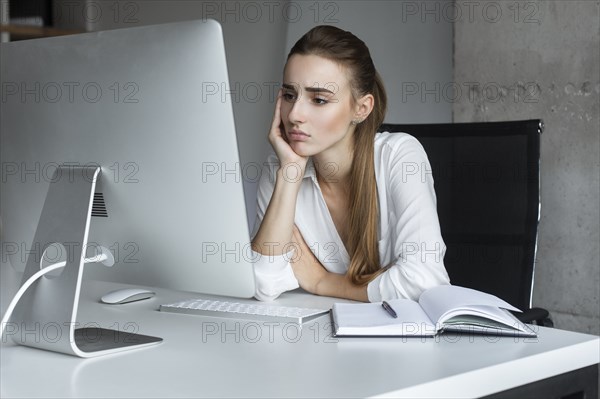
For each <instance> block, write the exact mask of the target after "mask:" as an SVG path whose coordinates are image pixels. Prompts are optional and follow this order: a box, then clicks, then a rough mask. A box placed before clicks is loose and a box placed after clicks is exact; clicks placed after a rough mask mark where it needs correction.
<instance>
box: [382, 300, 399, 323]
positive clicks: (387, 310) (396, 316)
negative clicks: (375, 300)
mask: <svg viewBox="0 0 600 399" xmlns="http://www.w3.org/2000/svg"><path fill="white" fill-rule="evenodd" d="M381 306H383V308H384V309H385V311H386V312H388V313H389V314H390V316H392V317H393V318H394V319H397V318H398V315H397V314H396V312H395V311H394V309H392V307H391V306H390V304H389V303H387V302H386V301H383V302H381Z"/></svg>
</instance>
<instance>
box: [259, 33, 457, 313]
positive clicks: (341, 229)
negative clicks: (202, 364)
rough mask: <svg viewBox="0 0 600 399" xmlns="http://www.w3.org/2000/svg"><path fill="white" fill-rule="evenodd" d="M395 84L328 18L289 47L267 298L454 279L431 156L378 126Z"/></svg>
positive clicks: (275, 139) (276, 139) (270, 199)
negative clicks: (446, 259) (388, 84)
mask: <svg viewBox="0 0 600 399" xmlns="http://www.w3.org/2000/svg"><path fill="white" fill-rule="evenodd" d="M386 103H387V99H386V94H385V90H384V87H383V84H382V81H381V79H380V77H379V74H378V73H377V72H376V70H375V67H374V65H373V62H372V60H371V56H370V54H369V50H368V48H367V47H366V45H365V44H364V43H363V42H362V41H361V40H360V39H358V38H357V37H355V36H354V35H353V34H351V33H350V32H346V31H343V30H341V29H338V28H335V27H332V26H318V27H315V28H313V29H312V30H310V31H309V32H308V33H306V34H305V35H304V36H303V37H302V38H301V39H300V40H299V41H298V42H297V43H296V44H295V45H294V47H293V48H292V50H291V51H290V53H289V55H288V58H287V63H286V65H285V68H284V74H283V84H282V89H281V90H280V92H279V96H278V98H277V104H276V106H275V114H274V116H273V122H272V125H271V130H270V132H269V141H270V143H271V146H272V147H273V149H274V152H275V153H274V154H272V155H271V156H270V157H269V159H268V162H267V165H269V166H268V167H267V168H266V170H265V172H264V173H263V175H262V176H261V180H260V183H259V189H258V216H257V228H258V229H256V228H255V231H256V230H257V231H256V233H255V234H254V238H253V240H252V249H253V251H255V252H256V253H258V254H256V255H257V256H256V260H255V263H254V269H255V276H256V287H257V288H256V294H255V296H256V298H257V299H259V300H272V299H275V298H276V297H277V296H279V295H280V294H281V293H282V292H284V291H287V290H291V289H295V288H297V287H298V286H300V287H302V288H303V289H305V290H306V291H308V292H311V293H314V294H317V295H325V296H334V297H339V298H348V299H354V300H358V301H371V302H376V301H381V300H388V299H392V298H398V297H400V298H410V299H415V300H416V299H418V297H419V295H420V294H421V292H423V291H424V290H426V289H427V288H430V287H432V286H435V285H439V284H448V283H449V279H448V274H447V273H446V270H445V268H444V264H443V256H444V252H445V245H444V242H443V240H442V237H441V234H440V227H439V221H438V217H437V212H436V202H435V192H434V189H433V180H432V177H431V173H430V169H431V168H430V167H429V163H428V160H427V156H426V155H425V152H424V151H423V148H422V147H421V145H420V144H419V142H418V141H417V140H416V139H414V138H413V137H411V136H409V135H407V134H402V133H396V134H390V133H387V132H385V133H376V132H377V128H378V127H379V126H380V124H381V123H382V122H383V118H384V116H385V111H386Z"/></svg>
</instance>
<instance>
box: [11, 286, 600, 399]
mask: <svg viewBox="0 0 600 399" xmlns="http://www.w3.org/2000/svg"><path fill="white" fill-rule="evenodd" d="M114 288H115V285H114V284H109V283H102V282H86V283H84V287H83V290H82V298H81V304H80V311H79V321H80V322H81V323H82V325H85V324H86V323H94V324H93V325H96V326H97V325H100V326H102V327H107V328H115V327H119V328H120V329H123V328H128V327H135V328H136V329H137V332H139V333H142V334H147V335H156V336H160V337H162V338H164V342H163V343H162V344H160V345H158V346H154V347H151V348H145V349H137V350H134V351H130V352H124V353H121V354H116V355H108V356H104V357H99V358H93V359H80V358H76V357H71V356H68V355H63V354H59V353H53V352H45V351H41V350H36V349H31V348H27V347H22V346H15V345H13V344H12V343H11V341H9V343H4V344H3V346H2V348H1V352H0V353H1V380H0V396H1V397H2V398H9V397H131V396H135V397H169V396H177V397H199V396H209V397H215V396H225V397H240V396H251V397H289V396H293V397H315V396H318V397H348V396H351V397H367V396H390V397H430V398H431V397H479V396H485V395H490V394H493V393H496V392H500V391H504V390H507V389H510V388H513V387H516V386H521V385H524V384H529V383H532V382H534V381H538V380H542V379H545V378H548V377H552V376H556V375H559V374H563V373H566V372H569V371H571V370H575V369H580V368H583V367H586V366H590V365H594V364H597V363H598V362H599V360H600V359H599V357H600V346H599V338H598V337H596V336H591V335H584V334H578V333H572V332H566V331H561V330H556V329H547V328H539V337H538V338H537V339H523V338H496V337H483V336H478V337H473V336H456V335H454V336H453V335H448V336H443V337H440V338H437V339H431V338H430V339H420V338H416V339H415V338H412V339H400V338H398V339H394V338H384V339H372V338H345V339H334V338H331V337H330V336H329V332H328V331H329V330H328V327H329V325H328V323H329V319H328V317H321V318H319V319H316V320H315V321H314V322H311V323H308V324H305V325H304V326H303V328H302V329H301V330H299V329H298V328H297V327H296V325H293V324H284V323H278V324H277V323H276V324H268V323H263V322H246V321H237V320H228V319H219V318H209V317H200V316H189V315H180V314H172V313H162V312H159V311H157V310H156V309H157V308H158V306H159V304H161V303H168V302H172V301H176V300H180V299H185V298H189V297H190V295H189V294H187V293H181V292H174V291H169V290H160V289H159V290H157V296H156V297H155V298H153V299H150V300H146V301H142V302H137V303H130V304H127V305H120V306H109V305H103V304H101V303H99V302H98V298H99V297H100V296H101V295H102V294H103V293H105V292H106V291H108V290H111V289H114ZM333 301H334V300H333V299H331V298H323V297H315V296H309V295H307V294H303V293H298V292H292V293H288V294H286V295H284V297H283V298H281V300H280V301H279V302H280V303H282V304H286V305H292V304H302V305H304V306H310V307H312V306H316V307H323V308H328V307H329V306H330V305H331V303H332V302H333ZM129 331H131V330H129ZM48 333H50V332H48ZM40 336H41V338H43V333H40ZM596 378H597V374H596Z"/></svg>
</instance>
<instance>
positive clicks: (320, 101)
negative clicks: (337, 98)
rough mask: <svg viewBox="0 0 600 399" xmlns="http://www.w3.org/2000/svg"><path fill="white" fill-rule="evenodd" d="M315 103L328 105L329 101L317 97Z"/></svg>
mask: <svg viewBox="0 0 600 399" xmlns="http://www.w3.org/2000/svg"><path fill="white" fill-rule="evenodd" d="M313 101H314V102H315V103H317V104H319V105H323V104H327V103H328V102H329V101H327V100H325V99H324V98H318V97H315V99H314V100H313Z"/></svg>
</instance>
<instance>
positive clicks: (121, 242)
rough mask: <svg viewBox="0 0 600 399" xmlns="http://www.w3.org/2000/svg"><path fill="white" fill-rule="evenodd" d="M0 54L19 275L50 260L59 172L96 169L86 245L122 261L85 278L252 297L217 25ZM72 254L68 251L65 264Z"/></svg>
mask: <svg viewBox="0 0 600 399" xmlns="http://www.w3.org/2000/svg"><path fill="white" fill-rule="evenodd" d="M0 52H1V53H0V55H1V57H0V62H1V81H2V82H1V83H2V103H1V107H0V123H1V132H0V134H1V141H0V151H1V159H0V160H1V163H2V175H1V190H0V218H1V221H2V224H1V228H2V231H1V233H0V234H1V239H2V256H3V257H4V258H5V259H4V260H8V261H10V263H11V264H12V265H13V267H14V268H15V269H17V270H21V271H22V270H24V268H25V264H26V260H27V257H28V256H29V255H32V256H36V257H38V258H41V255H42V252H43V250H44V248H45V245H47V244H48V243H47V242H37V243H34V242H33V237H34V233H35V231H36V228H37V227H38V221H39V219H40V214H41V212H42V207H43V205H44V201H45V199H46V195H47V193H48V190H49V186H50V184H51V182H52V181H54V180H56V179H57V178H56V177H55V176H54V175H53V173H54V172H55V171H56V170H57V168H58V166H59V165H63V166H64V165H66V168H67V169H66V170H67V171H68V172H67V173H65V170H64V169H63V172H62V176H60V177H59V179H61V180H63V182H64V181H65V180H68V179H69V178H70V177H71V176H69V174H70V172H71V171H74V170H76V169H75V168H76V167H81V166H94V165H98V166H100V167H101V176H100V179H99V181H98V182H97V187H96V189H95V196H94V208H93V210H92V217H91V221H90V225H89V238H88V245H87V247H88V248H87V249H88V250H89V247H92V248H93V247H95V245H96V244H98V245H102V246H105V247H107V248H109V249H110V250H111V252H112V253H113V255H114V258H115V262H116V263H115V265H114V266H113V267H112V268H104V267H101V266H87V267H86V268H85V274H84V276H85V277H86V278H94V279H100V280H106V281H113V282H119V283H131V284H135V285H140V286H151V287H153V286H156V287H166V288H172V289H177V290H184V291H192V292H197V293H206V294H218V295H225V296H233V297H251V296H252V295H253V294H254V277H253V272H252V262H251V256H252V252H251V251H250V244H249V226H248V224H247V220H248V218H247V215H246V208H245V201H244V192H243V186H242V176H241V172H240V169H241V168H240V161H239V156H238V147H237V140H236V133H235V127H234V119H233V111H232V104H231V99H230V96H228V95H226V90H227V89H228V87H229V80H228V72H227V64H226V58H225V49H224V43H223V36H222V31H221V27H220V25H219V24H218V23H217V22H215V21H211V20H204V21H187V22H179V23H169V24H161V25H153V26H143V27H134V28H127V29H117V30H110V31H103V32H95V33H85V34H78V35H72V36H63V37H54V38H44V39H36V40H28V41H20V42H13V43H3V44H2V45H1V48H0ZM77 170H79V169H77ZM73 173H75V172H73ZM77 173H80V172H77ZM59 225H60V223H59ZM63 228H67V229H68V228H69V227H68V225H67V224H66V223H65V225H63ZM70 245H71V246H74V247H75V246H77V243H67V244H66V245H63V247H60V248H62V249H64V250H65V251H66V252H67V255H68V253H69V252H70V250H71V249H72V248H69V246H70ZM62 249H54V251H55V253H54V254H50V253H47V254H46V255H47V257H49V258H51V257H52V256H56V257H57V258H58V256H59V254H58V253H57V252H60V251H61V250H62ZM50 260H51V259H50Z"/></svg>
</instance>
